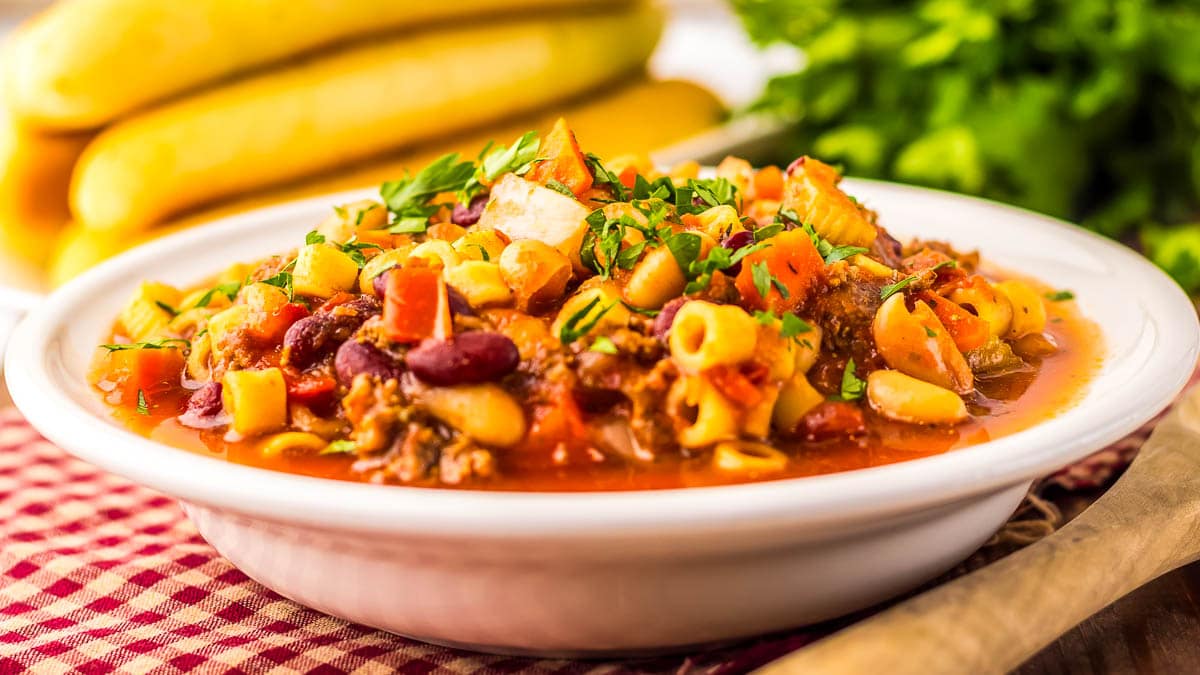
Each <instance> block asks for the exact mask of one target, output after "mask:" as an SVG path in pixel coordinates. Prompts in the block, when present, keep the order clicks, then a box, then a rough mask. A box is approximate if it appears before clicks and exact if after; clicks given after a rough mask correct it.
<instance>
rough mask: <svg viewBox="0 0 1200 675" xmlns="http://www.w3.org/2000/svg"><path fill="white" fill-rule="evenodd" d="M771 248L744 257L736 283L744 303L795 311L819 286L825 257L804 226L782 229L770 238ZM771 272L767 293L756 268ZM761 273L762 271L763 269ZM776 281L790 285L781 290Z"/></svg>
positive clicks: (764, 308) (757, 306)
mask: <svg viewBox="0 0 1200 675" xmlns="http://www.w3.org/2000/svg"><path fill="white" fill-rule="evenodd" d="M767 243H768V244H770V246H768V247H767V248H764V249H762V250H759V251H755V252H754V253H751V254H750V255H748V256H746V257H745V258H744V259H743V260H742V270H741V272H739V273H738V275H737V279H736V280H735V283H736V285H737V289H738V291H739V292H740V293H741V294H742V305H744V306H745V307H748V308H750V309H761V310H771V311H773V312H776V313H782V312H791V311H794V310H795V309H796V308H798V307H800V306H801V305H802V304H804V301H805V300H807V299H808V296H809V294H811V293H812V292H813V290H814V289H815V288H816V287H817V285H818V284H819V283H820V281H821V277H822V275H823V274H824V271H825V260H824V259H822V258H821V254H820V253H818V252H817V247H816V246H813V243H812V239H810V238H809V236H808V234H807V233H805V232H804V231H803V230H790V231H788V232H781V233H779V234H777V235H775V236H774V237H771V238H770V239H768V240H767ZM763 263H766V271H767V272H769V273H770V275H771V280H769V282H768V283H769V286H770V288H769V289H768V290H767V295H766V296H765V297H764V296H763V295H762V294H761V293H759V288H758V286H757V285H756V284H755V279H754V277H755V270H756V269H762V265H763ZM759 274H760V275H761V272H760V273H759ZM774 282H778V283H779V285H782V286H783V287H784V289H786V293H784V292H780V290H779V288H778V287H777V285H776V284H775V283H774Z"/></svg>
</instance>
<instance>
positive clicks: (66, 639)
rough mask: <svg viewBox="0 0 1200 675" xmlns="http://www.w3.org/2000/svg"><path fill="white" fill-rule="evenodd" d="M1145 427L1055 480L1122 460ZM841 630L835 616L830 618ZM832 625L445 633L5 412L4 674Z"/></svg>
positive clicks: (372, 669)
mask: <svg viewBox="0 0 1200 675" xmlns="http://www.w3.org/2000/svg"><path fill="white" fill-rule="evenodd" d="M1142 438H1143V435H1141V434H1139V435H1138V436H1135V437H1133V438H1131V440H1129V441H1128V442H1126V443H1124V444H1123V445H1121V446H1114V448H1113V449H1110V450H1109V451H1107V453H1108V454H1106V455H1105V454H1102V455H1100V456H1098V457H1097V458H1095V459H1092V460H1090V463H1088V462H1085V463H1084V464H1081V465H1080V466H1079V467H1077V468H1075V469H1074V470H1072V471H1070V472H1064V473H1060V474H1058V475H1057V476H1056V477H1055V478H1053V479H1052V480H1053V481H1055V482H1058V483H1059V484H1061V485H1063V486H1066V487H1068V488H1071V487H1075V486H1078V485H1089V484H1094V483H1097V482H1099V481H1101V480H1103V479H1104V478H1106V477H1107V476H1108V475H1110V474H1111V473H1112V471H1113V470H1115V469H1118V468H1119V467H1120V466H1122V465H1123V463H1124V462H1125V461H1127V460H1128V458H1129V457H1130V456H1131V454H1132V452H1134V450H1135V449H1136V447H1137V446H1138V445H1139V444H1140V440H1141V439H1142ZM825 630H828V628H826V629H825ZM822 632H823V631H820V630H817V631H814V630H807V631H800V632H795V633H792V634H788V635H784V636H774V637H770V638H764V639H760V640H758V641H755V642H752V643H749V644H743V645H739V646H736V647H733V648H729V649H725V650H720V651H714V652H709V653H705V654H701V655H695V656H691V657H663V658H658V659H653V660H643V661H624V662H611V663H610V662H572V661H554V660H536V659H525V658H512V657H499V656H487V655H479V654H472V653H468V652H462V651H457V650H453V649H447V648H443V647H434V646H430V645H426V644H423V643H419V642H415V641H412V640H406V639H404V638H401V637H397V636H395V635H391V634H388V633H384V632H381V631H377V630H373V629H371V628H367V627H364V626H360V625H355V624H351V623H347V622H345V621H341V620H339V619H334V618H332V617H329V616H326V615H324V614H321V613H318V612H315V611H312V610H309V609H306V608H304V607H301V606H299V605H297V604H295V603H293V602H291V601H289V600H286V599H284V598H282V597H280V596H278V595H276V594H275V593H273V592H271V591H269V590H267V589H266V588H264V587H262V586H260V585H259V584H257V583H255V582H254V581H251V580H250V579H248V578H247V577H246V576H245V575H243V574H242V573H241V572H239V571H238V570H236V569H234V567H233V566H232V565H231V564H230V563H229V562H227V561H226V560H225V559H223V558H221V557H220V556H219V555H218V554H217V552H216V551H215V550H214V549H213V548H212V547H210V546H209V545H208V544H207V543H205V542H204V540H203V539H201V538H200V536H199V535H198V534H197V533H196V530H195V529H194V528H193V527H192V526H191V524H190V523H189V522H188V521H187V519H186V518H185V517H184V515H183V513H182V511H180V509H179V506H178V505H177V504H176V503H175V502H174V501H173V500H171V499H170V498H168V497H165V496H163V495H161V494H159V493H157V492H154V491H152V490H148V489H145V488H142V487H139V486H137V485H135V484H133V483H130V482H129V481H126V480H124V479H122V478H118V477H116V476H113V475H110V474H107V473H105V472H103V471H101V470H99V469H96V468H95V467H93V466H91V465H89V464H86V463H84V462H82V461H79V460H77V459H74V458H73V457H71V456H69V455H67V454H66V453H65V452H64V451H62V450H60V449H58V448H57V447H55V446H53V445H51V444H50V443H48V442H47V441H45V440H44V439H42V438H41V437H40V436H39V435H38V434H37V432H35V431H33V430H32V429H31V428H30V427H29V426H28V425H27V424H26V423H25V421H24V420H23V419H22V418H21V417H20V416H19V414H17V413H16V412H15V411H13V410H3V411H0V675H7V674H9V673H23V672H37V673H58V672H80V673H89V674H91V673H109V672H122V673H124V672H134V673H183V672H202V673H208V672H250V673H293V672H303V673H377V672H403V673H472V674H484V673H511V672H532V673H626V672H633V673H711V674H713V675H716V674H720V673H740V672H745V671H747V670H750V669H752V668H754V667H756V666H758V665H760V664H762V663H765V662H767V661H770V660H772V659H774V658H776V657H778V656H780V655H782V654H784V653H786V652H788V651H791V650H793V649H796V648H798V647H800V646H803V645H804V644H806V643H807V642H810V641H811V640H812V639H814V637H815V636H818V635H820V634H821V633H822Z"/></svg>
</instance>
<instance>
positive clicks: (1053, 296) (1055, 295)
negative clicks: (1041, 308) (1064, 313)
mask: <svg viewBox="0 0 1200 675" xmlns="http://www.w3.org/2000/svg"><path fill="white" fill-rule="evenodd" d="M1046 299H1047V300H1049V301H1051V302H1062V301H1064V300H1074V299H1075V294H1074V293H1072V292H1071V291H1054V292H1052V293H1047V294H1046Z"/></svg>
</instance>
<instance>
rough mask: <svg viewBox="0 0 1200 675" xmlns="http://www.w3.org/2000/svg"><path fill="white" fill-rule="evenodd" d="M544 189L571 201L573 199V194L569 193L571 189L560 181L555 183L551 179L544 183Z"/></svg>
mask: <svg viewBox="0 0 1200 675" xmlns="http://www.w3.org/2000/svg"><path fill="white" fill-rule="evenodd" d="M546 187H548V188H550V189H551V190H554V191H555V192H558V193H560V194H563V195H566V196H567V197H570V198H571V199H575V193H574V192H571V188H569V187H567V184H566V183H563V182H562V181H557V180H554V179H553V178H551V179H550V180H548V181H546Z"/></svg>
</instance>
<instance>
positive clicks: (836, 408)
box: [797, 401, 867, 441]
mask: <svg viewBox="0 0 1200 675" xmlns="http://www.w3.org/2000/svg"><path fill="white" fill-rule="evenodd" d="M799 426H800V428H799V429H798V430H797V431H798V432H800V433H801V434H803V435H804V437H805V438H807V439H809V440H814V441H819V440H823V439H827V438H837V437H839V436H842V437H848V436H856V435H858V434H861V433H863V432H865V431H866V430H867V424H866V421H865V419H864V418H863V413H862V410H861V409H860V408H859V407H858V406H857V405H855V404H853V403H846V402H843V401H826V402H824V403H822V404H820V405H818V406H817V407H815V408H813V409H812V411H811V412H809V413H808V414H807V415H805V416H804V418H803V419H801V420H800V425H799Z"/></svg>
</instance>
